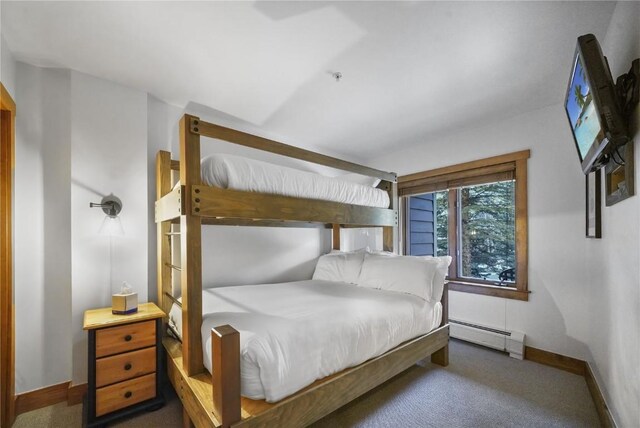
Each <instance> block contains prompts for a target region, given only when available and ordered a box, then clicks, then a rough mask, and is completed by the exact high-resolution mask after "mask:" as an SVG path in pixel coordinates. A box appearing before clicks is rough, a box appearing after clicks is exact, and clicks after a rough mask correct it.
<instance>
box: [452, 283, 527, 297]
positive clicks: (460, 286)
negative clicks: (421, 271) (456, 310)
mask: <svg viewBox="0 0 640 428" xmlns="http://www.w3.org/2000/svg"><path fill="white" fill-rule="evenodd" d="M449 290H451V291H461V292H463V293H473V294H482V295H485V296H494V297H502V298H504V299H514V300H522V301H525V302H526V301H529V291H522V290H518V289H517V288H513V287H500V286H496V285H488V284H479V283H473V282H463V281H459V280H449Z"/></svg>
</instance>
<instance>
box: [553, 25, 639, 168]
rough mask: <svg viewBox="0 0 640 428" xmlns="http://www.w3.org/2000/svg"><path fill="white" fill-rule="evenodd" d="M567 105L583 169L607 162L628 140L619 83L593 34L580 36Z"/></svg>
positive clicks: (566, 98)
mask: <svg viewBox="0 0 640 428" xmlns="http://www.w3.org/2000/svg"><path fill="white" fill-rule="evenodd" d="M564 105H565V110H566V112H567V117H568V118H569V124H570V125H571V131H572V132H573V139H574V141H575V144H576V148H577V149H578V156H579V157H580V163H581V165H582V172H583V173H585V174H588V173H589V172H591V171H595V170H597V169H599V168H601V167H602V166H604V165H605V164H606V163H607V162H608V160H609V155H610V154H611V152H612V151H614V150H615V149H616V148H617V147H618V146H620V145H622V144H625V143H626V142H627V141H628V132H627V127H626V124H625V121H624V119H623V116H622V114H621V113H620V106H619V105H618V101H617V97H616V88H615V83H614V82H613V79H612V77H611V71H610V70H609V65H608V64H607V60H606V58H605V57H604V56H603V55H602V50H601V49H600V45H599V44H598V40H597V39H596V38H595V36H594V35H593V34H586V35H584V36H580V37H578V44H577V47H576V53H575V55H574V58H573V68H572V70H571V77H570V79H569V87H568V88H567V94H566V97H565V104H564Z"/></svg>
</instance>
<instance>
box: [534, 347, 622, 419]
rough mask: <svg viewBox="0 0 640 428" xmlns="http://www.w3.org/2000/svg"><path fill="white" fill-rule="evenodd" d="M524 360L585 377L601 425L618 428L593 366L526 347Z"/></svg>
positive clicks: (575, 359)
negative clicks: (594, 373)
mask: <svg viewBox="0 0 640 428" xmlns="http://www.w3.org/2000/svg"><path fill="white" fill-rule="evenodd" d="M524 358H525V360H530V361H533V362H535V363H539V364H544V365H545V366H551V367H554V368H556V369H560V370H564V371H567V372H571V373H574V374H577V375H580V376H584V380H585V381H586V382H587V387H588V388H589V393H590V394H591V398H592V399H593V403H594V404H595V405H596V411H597V412H598V418H599V419H600V424H601V425H602V426H603V427H604V428H616V423H615V421H614V419H613V417H612V416H611V412H610V411H609V406H607V402H606V401H605V400H604V395H603V394H602V390H601V389H600V386H599V385H598V382H596V378H595V376H594V375H593V370H591V366H590V365H589V363H588V362H586V361H582V360H579V359H577V358H572V357H567V356H565V355H560V354H555V353H553V352H549V351H544V350H542V349H537V348H532V347H530V346H525V348H524Z"/></svg>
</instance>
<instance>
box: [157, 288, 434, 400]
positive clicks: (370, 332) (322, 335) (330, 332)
mask: <svg viewBox="0 0 640 428" xmlns="http://www.w3.org/2000/svg"><path fill="white" fill-rule="evenodd" d="M202 308H203V314H204V315H203V325H202V330H201V331H202V342H203V348H204V350H203V353H204V363H205V366H206V367H207V369H208V370H209V371H211V329H212V328H213V327H216V326H219V325H224V324H229V325H231V326H232V327H234V328H235V329H236V330H238V331H239V332H240V355H241V363H240V364H241V365H240V367H241V382H242V385H241V386H242V395H243V396H245V397H248V398H252V399H266V400H267V401H269V402H274V401H278V400H281V399H283V398H285V397H287V396H289V395H291V394H293V393H295V392H296V391H298V390H300V389H302V388H304V387H305V386H307V385H309V384H311V383H313V382H314V381H315V380H316V379H321V378H323V377H325V376H329V375H331V374H333V373H336V372H339V371H341V370H343V369H345V368H348V367H352V366H355V365H358V364H360V363H362V362H364V361H366V360H368V359H370V358H373V357H375V356H378V355H381V354H383V353H384V352H386V351H388V350H389V349H391V348H393V347H395V346H397V345H399V344H401V343H402V342H405V341H406V340H409V339H411V338H414V337H417V336H419V335H421V334H425V333H428V332H429V331H431V330H433V329H434V328H436V327H437V326H438V325H439V324H440V319H441V317H442V306H441V304H440V302H436V303H430V302H427V301H425V300H423V299H420V298H419V297H416V296H412V295H409V294H403V293H397V292H393V291H384V290H374V289H369V288H363V287H358V286H356V285H353V284H346V283H340V282H329V281H319V280H307V281H297V282H288V283H281V284H267V285H247V286H237V287H223V288H211V289H206V290H203V299H202ZM170 319H171V321H172V322H173V323H175V325H176V330H177V331H178V332H182V317H181V309H180V308H179V307H178V306H177V305H174V306H173V308H172V309H171V312H170Z"/></svg>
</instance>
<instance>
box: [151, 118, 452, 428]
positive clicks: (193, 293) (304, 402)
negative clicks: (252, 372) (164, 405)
mask: <svg viewBox="0 0 640 428" xmlns="http://www.w3.org/2000/svg"><path fill="white" fill-rule="evenodd" d="M179 134H180V135H179V138H180V159H179V160H172V159H171V154H170V153H169V152H166V151H160V152H159V153H158V155H157V158H156V189H157V201H156V204H155V221H156V223H157V239H158V246H157V248H158V254H157V256H158V304H159V306H160V307H161V308H162V309H163V311H164V312H165V313H167V314H168V313H169V312H170V310H171V307H172V305H175V304H180V305H181V310H182V320H181V322H182V334H181V339H182V341H181V342H180V341H178V340H176V339H175V338H172V337H170V336H166V337H164V339H163V344H164V347H165V349H166V351H167V373H168V377H169V380H170V382H171V383H172V384H173V387H174V388H175V390H176V392H177V394H178V396H179V398H180V400H181V401H182V404H183V408H184V414H183V415H184V418H185V425H188V424H193V425H195V426H197V427H230V426H234V427H236V426H237V427H240V426H242V427H253V426H267V425H270V426H278V425H286V426H306V425H309V424H311V423H313V422H314V421H316V420H318V419H320V418H321V417H323V416H325V415H327V414H329V413H331V412H332V411H334V410H336V409H338V408H339V407H341V406H343V405H344V404H346V403H348V402H349V401H351V400H353V399H355V398H357V397H358V396H360V395H362V394H364V393H366V392H367V391H369V390H371V389H372V388H374V387H375V386H377V385H380V384H381V383H383V382H385V381H386V380H388V379H390V378H391V377H393V376H395V375H397V374H398V373H400V372H402V371H404V370H406V369H407V368H409V367H410V366H412V365H413V364H415V363H416V362H418V361H420V360H422V359H424V358H426V357H428V356H429V355H431V361H432V362H434V363H436V364H440V365H444V366H446V365H447V364H448V341H449V324H448V318H447V307H448V306H447V288H446V286H445V288H444V292H443V294H442V300H441V303H442V318H441V319H442V321H441V323H440V326H439V327H438V328H436V329H434V330H432V331H430V332H429V333H427V334H423V335H421V336H419V337H415V338H413V339H410V340H408V341H406V342H404V343H402V344H400V345H399V346H397V347H395V348H393V349H391V350H389V351H388V352H386V353H384V354H382V355H380V356H377V357H375V358H372V359H370V360H368V361H366V362H364V363H362V364H360V365H358V366H355V367H351V368H347V369H345V370H343V371H341V372H339V373H336V374H333V375H331V376H328V377H326V378H324V379H320V380H317V381H315V382H314V383H313V384H311V385H309V386H308V387H306V388H304V389H302V390H301V391H298V392H297V393H295V394H293V395H291V396H289V397H287V398H284V399H282V400H280V401H278V402H275V403H268V402H266V401H265V400H251V399H248V398H245V397H241V393H240V338H239V333H238V331H237V330H235V329H234V328H233V326H230V325H222V326H218V327H215V328H213V329H212V331H211V343H212V349H211V353H210V355H211V356H212V357H211V359H212V361H211V366H212V368H213V370H212V372H213V373H212V374H209V373H208V372H207V371H206V369H205V368H204V364H203V348H202V335H201V326H202V322H203V314H202V291H203V290H202V255H201V228H202V225H247V226H275V227H310V226H314V227H324V228H328V229H332V231H333V233H332V237H333V248H334V249H339V248H340V230H341V228H348V227H382V228H383V246H384V250H386V251H392V252H396V253H397V250H398V191H397V183H396V175H395V174H393V173H389V172H385V171H380V170H377V169H373V168H369V167H366V166H362V165H358V164H355V163H351V162H348V161H344V160H340V159H337V158H333V157H329V156H325V155H321V154H318V153H314V152H311V151H308V150H304V149H300V148H296V147H293V146H289V145H286V144H282V143H279V142H276V141H273V140H268V139H265V138H262V137H259V136H255V135H251V134H247V133H244V132H241V131H237V130H234V129H230V128H226V127H222V126H219V125H215V124H212V123H207V122H205V121H202V120H200V119H199V118H198V117H195V116H191V115H184V116H183V117H182V119H181V120H180V126H179ZM201 137H209V138H213V139H218V140H223V141H227V142H229V143H234V144H238V145H242V146H246V147H251V148H254V149H258V150H263V151H267V152H271V153H275V154H279V155H284V156H287V157H291V158H295V159H299V160H303V161H308V162H312V163H316V164H319V165H323V166H327V167H332V168H337V169H341V170H344V171H348V172H351V173H356V174H362V175H365V176H370V177H375V178H378V179H380V180H381V181H380V184H378V186H377V187H378V188H379V189H383V190H384V191H386V192H387V193H388V194H389V200H390V201H391V203H390V206H389V207H388V208H386V207H385V208H379V207H369V206H359V205H352V204H344V203H339V202H332V201H325V200H317V199H307V198H298V197H290V196H279V195H272V194H262V193H255V192H246V191H239V190H231V189H221V188H217V187H212V186H208V185H204V184H203V183H202V179H201V158H200V138H201ZM172 171H173V173H175V172H179V185H177V186H172V179H171V177H172ZM172 224H179V225H180V227H179V232H176V231H174V230H173V229H172V227H171V225H172ZM173 238H176V239H177V238H179V240H180V261H181V263H180V266H177V265H175V264H174V263H172V256H171V247H172V246H171V239H173ZM172 272H176V273H177V272H179V275H180V283H181V294H182V296H181V302H178V300H177V299H176V298H175V297H174V296H173V293H172Z"/></svg>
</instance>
